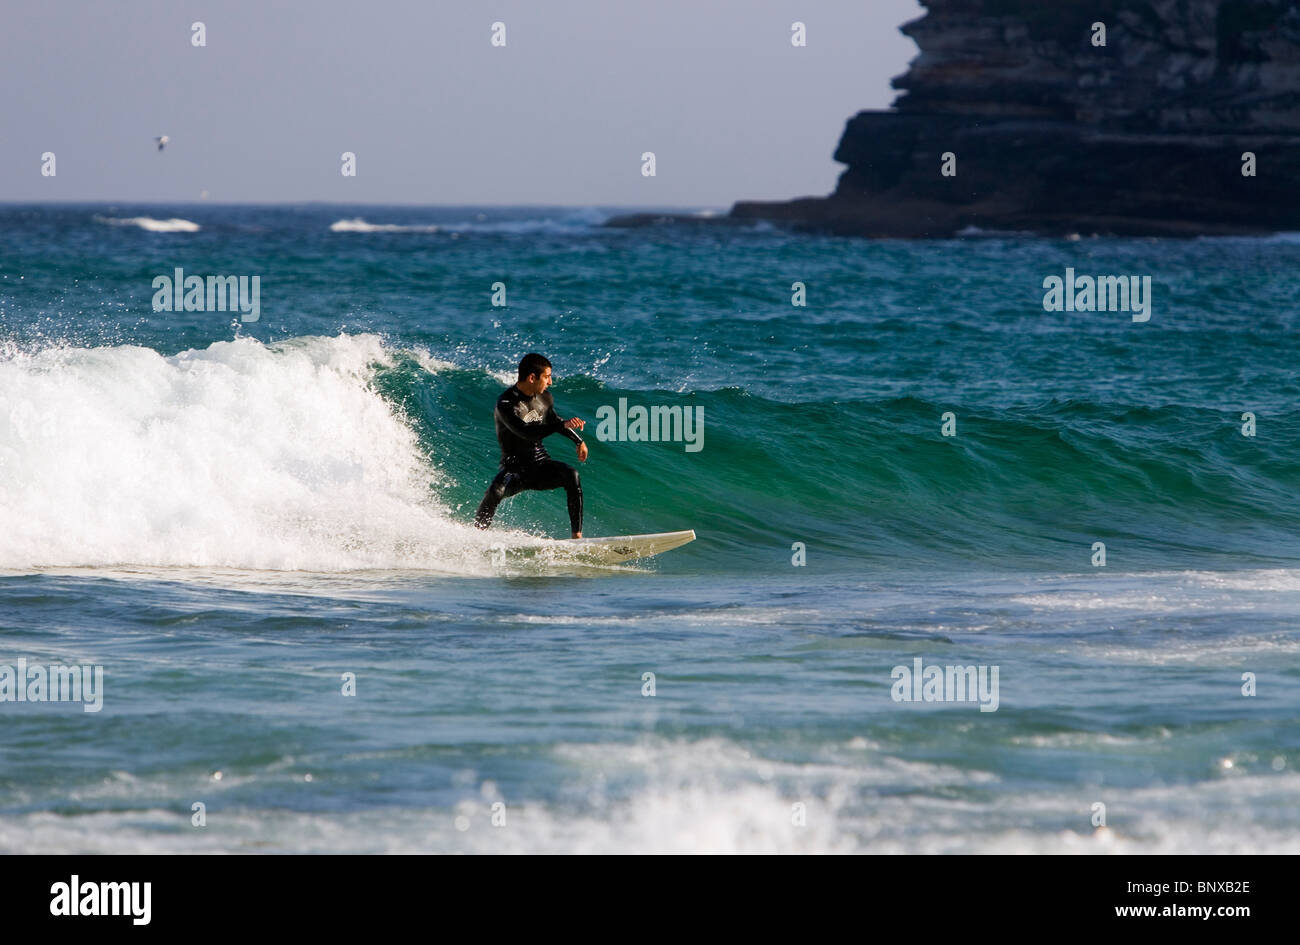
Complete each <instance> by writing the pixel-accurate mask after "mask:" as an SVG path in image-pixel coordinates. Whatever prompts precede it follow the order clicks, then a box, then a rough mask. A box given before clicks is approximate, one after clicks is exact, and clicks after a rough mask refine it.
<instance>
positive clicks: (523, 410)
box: [515, 400, 544, 423]
mask: <svg viewBox="0 0 1300 945" xmlns="http://www.w3.org/2000/svg"><path fill="white" fill-rule="evenodd" d="M515 413H517V414H518V415H519V419H520V420H522V421H524V423H538V422H540V421H541V420H542V418H543V416H544V415H543V413H542V412H541V411H540V410H537V409H536V408H534V409H532V410H529V409H528V405H527V404H526V403H524V402H523V401H522V400H521V401H520V402H519V403H517V404H515Z"/></svg>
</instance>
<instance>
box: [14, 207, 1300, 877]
mask: <svg viewBox="0 0 1300 945" xmlns="http://www.w3.org/2000/svg"><path fill="white" fill-rule="evenodd" d="M686 212H690V211H689V210H688V211H686ZM614 213H615V210H614V209H613V208H581V207H510V208H504V207H432V208H419V207H383V206H366V207H349V206H338V205H323V204H312V205H304V206H223V205H208V204H190V205H176V206H156V205H153V206H126V205H110V204H94V205H76V204H60V205H6V206H0V731H2V732H3V737H2V738H0V851H2V852H9V853H37V852H39V853H67V852H82V853H130V852H167V853H215V852H230V853H252V852H317V853H363V852H364V853H370V852H374V853H379V852H412V853H416V852H430V853H456V852H466V853H496V852H627V853H635V852H844V853H854V852H871V853H948V852H991V853H1031V852H1032V853H1040V852H1041V853H1107V854H1109V853H1296V852H1300V806H1298V805H1297V804H1296V803H1295V798H1296V796H1297V792H1298V791H1300V773H1297V769H1298V768H1300V699H1298V698H1297V692H1298V688H1297V687H1298V686H1300V509H1297V503H1296V496H1297V493H1298V492H1300V465H1298V464H1297V461H1296V457H1297V455H1300V406H1298V404H1300V373H1298V371H1297V365H1300V331H1298V330H1297V328H1298V325H1297V320H1298V319H1300V314H1298V311H1297V286H1298V285H1300V283H1297V279H1296V275H1295V274H1296V272H1297V271H1298V270H1300V236H1297V235H1293V234H1283V235H1280V236H1276V237H1270V238H1251V239H1246V238H1216V239H1195V240H1185V241H1178V240H1157V239H1112V238H1094V237H1092V236H1091V235H1090V234H1086V233H1084V234H1079V235H1078V238H1071V239H1064V240H1049V239H1037V238H1030V237H1025V236H1019V235H1016V234H998V233H983V234H975V235H973V236H972V237H971V238H965V239H954V240H947V241H912V242H904V241H866V240H854V239H834V238H823V237H818V236H809V235H797V234H791V233H788V232H784V231H782V230H780V229H776V228H773V227H771V226H767V225H757V226H727V225H717V224H715V225H707V224H706V223H704V222H702V223H701V224H700V225H692V224H679V225H668V226H657V227H646V228H633V229H622V228H609V227H604V226H602V225H601V224H602V223H603V222H604V221H605V220H606V219H608V218H609V217H610V216H611V215H613V214H614ZM706 214H707V211H706V212H703V213H702V216H703V215H706ZM177 269H180V270H182V272H183V273H184V275H198V276H201V277H204V278H206V277H208V276H243V277H249V279H251V278H252V277H257V278H258V280H259V287H260V289H259V291H260V294H259V297H258V302H259V304H258V311H257V313H256V316H257V317H256V319H255V320H253V319H251V318H246V317H245V316H246V315H248V314H250V313H249V312H247V311H245V310H233V311H232V310H226V311H220V310H218V311H212V310H189V311H187V310H185V306H184V305H182V306H181V307H180V308H181V310H172V311H168V310H163V311H155V306H154V300H155V295H156V294H158V293H160V292H161V293H162V294H163V295H164V296H165V295H166V294H167V292H166V290H160V289H158V288H157V287H156V286H155V281H154V280H155V279H158V278H160V277H168V278H172V277H173V275H174V273H175V272H176V270H177ZM1067 270H1073V273H1072V276H1074V277H1076V278H1077V277H1079V276H1084V275H1087V276H1091V277H1102V276H1125V277H1128V276H1137V277H1149V279H1150V287H1151V288H1150V296H1149V299H1148V301H1149V303H1150V309H1149V320H1145V321H1140V320H1135V318H1134V315H1133V314H1131V313H1130V312H1128V311H1123V310H1119V311H1116V310H1109V311H1078V310H1075V311H1064V310H1063V311H1049V310H1047V309H1046V308H1045V306H1044V295H1045V289H1044V281H1045V280H1046V279H1048V277H1051V276H1058V277H1061V278H1062V279H1064V278H1065V277H1066V275H1067ZM796 283H799V284H801V287H800V286H796ZM800 292H802V294H803V298H802V301H804V302H805V304H803V305H796V304H792V300H794V301H800V299H798V298H797V296H798V295H799V294H800ZM494 297H495V299H496V301H498V302H504V303H505V304H503V305H494V304H493V302H494ZM204 301H205V305H204V308H206V299H205V300H204ZM169 307H171V308H175V306H169ZM530 351H539V352H542V353H544V354H545V355H547V356H548V357H549V358H550V360H551V361H552V363H553V365H554V375H555V379H556V380H555V384H554V386H553V388H552V393H553V395H554V397H555V402H556V406H557V409H558V410H559V411H560V413H561V414H562V415H565V416H568V415H577V416H580V417H583V418H585V419H586V420H587V421H588V424H587V427H586V430H585V432H584V436H585V437H586V439H587V441H588V443H589V445H590V456H589V459H588V461H587V462H586V463H585V464H578V463H577V460H576V457H575V456H574V453H573V447H572V445H571V444H570V443H568V442H567V441H565V440H564V439H563V438H561V437H552V438H551V439H549V440H548V441H547V448H548V449H549V451H550V453H551V454H552V456H554V457H555V458H556V459H559V460H561V461H564V462H569V463H573V464H575V465H581V475H582V483H583V489H584V493H585V501H586V520H585V528H584V532H585V534H586V535H588V536H598V535H625V534H640V533H648V532H661V531H671V530H677V529H685V528H693V529H695V530H696V532H697V535H698V539H697V540H696V541H695V542H693V543H691V544H689V545H686V546H685V547H683V548H680V549H677V550H674V551H671V552H668V553H667V554H665V555H662V556H660V557H657V558H654V559H650V560H648V561H642V562H637V563H630V564H622V565H617V566H607V567H597V566H588V565H582V564H575V563H573V562H569V561H564V560H555V559H553V558H550V557H548V555H547V554H546V553H545V551H544V550H543V551H539V552H537V553H527V554H525V553H516V552H514V551H513V550H511V551H503V550H502V549H503V548H507V549H514V548H515V547H516V546H520V545H527V544H528V543H530V542H532V543H533V544H534V545H536V544H537V542H536V541H535V537H532V536H548V537H552V538H556V537H565V536H567V533H568V523H567V517H566V515H565V508H564V498H563V493H562V492H549V493H538V492H527V493H523V494H520V495H518V496H515V497H513V498H511V499H508V500H506V502H504V503H503V504H502V506H501V508H500V511H499V513H498V516H497V521H496V523H495V524H494V527H493V529H491V530H490V531H488V532H480V531H477V530H476V529H474V528H472V527H471V522H472V518H473V513H474V509H475V507H476V506H477V504H478V501H479V499H480V498H481V497H482V494H483V491H484V489H485V488H486V486H487V483H488V482H489V481H490V480H491V478H492V476H493V475H494V473H495V471H496V468H497V460H498V450H497V445H496V441H495V437H494V433H493V425H492V407H493V403H494V400H495V398H496V396H497V395H498V394H499V393H500V392H501V391H502V390H503V389H504V388H505V387H506V386H508V385H509V384H511V383H513V380H514V377H513V374H514V366H515V364H516V363H517V362H518V360H519V358H520V357H521V356H522V355H523V354H525V353H527V352H530ZM620 402H623V409H624V410H625V411H626V410H627V409H629V408H632V407H637V406H643V407H646V408H651V407H657V408H667V410H666V411H664V412H669V413H671V411H672V410H673V408H680V412H681V413H682V414H683V415H688V416H693V417H697V418H698V419H699V422H700V424H701V426H700V430H699V432H700V434H701V436H700V438H699V440H698V442H697V443H688V442H685V441H684V440H683V438H682V437H675V436H672V435H669V434H672V433H675V432H676V431H675V430H673V429H671V428H668V427H665V436H663V437H660V438H659V439H657V440H650V439H633V438H632V435H631V434H629V435H628V436H625V437H623V438H618V437H617V436H616V435H607V436H605V437H603V438H602V437H601V436H599V435H598V434H597V422H596V420H597V416H598V412H602V411H604V412H606V413H607V412H608V411H610V410H617V409H619V405H620ZM614 430H615V431H616V430H617V427H616V426H615V427H614ZM606 433H607V434H609V433H610V431H609V430H606ZM20 661H21V663H20ZM20 666H21V667H23V668H22V669H21V670H20ZM59 666H78V667H87V669H86V670H85V673H84V679H85V680H86V682H87V684H89V681H90V680H91V679H92V678H94V672H93V671H92V669H91V668H98V671H100V672H101V673H102V681H101V683H100V684H99V685H98V686H97V687H94V688H95V696H94V699H95V702H96V703H97V704H92V703H91V700H90V696H89V692H90V688H91V687H90V686H89V685H87V686H86V687H85V688H84V689H83V692H82V693H81V698H80V701H77V700H76V699H67V700H64V701H53V700H52V699H50V698H45V697H43V696H42V690H41V689H40V688H38V689H37V690H31V689H30V688H29V689H23V686H24V684H28V683H29V681H30V679H31V678H32V672H33V670H32V667H38V668H43V669H42V670H41V672H47V673H48V674H49V678H50V679H52V677H53V672H54V667H59ZM5 667H9V668H11V669H12V672H11V674H10V675H9V677H8V680H9V685H8V686H7V687H6V676H5ZM950 667H951V668H954V669H956V672H953V671H951V670H950V669H949V668H950ZM965 667H969V669H970V672H969V674H967V673H966V670H965V669H964V668H965ZM936 673H937V677H936V675H935V674H936ZM912 677H916V678H915V679H913V678H912ZM963 681H965V682H967V683H969V685H968V686H965V687H963V686H962V685H960V684H962V683H963ZM20 690H21V691H22V692H23V695H24V696H29V695H34V696H35V697H36V698H30V699H29V698H24V699H23V700H22V701H19V700H18V693H19V691H20ZM69 691H70V690H67V689H66V688H65V690H64V695H67V694H68V692H69ZM44 692H45V696H49V695H51V694H52V693H53V692H54V689H53V687H52V686H46V687H44Z"/></svg>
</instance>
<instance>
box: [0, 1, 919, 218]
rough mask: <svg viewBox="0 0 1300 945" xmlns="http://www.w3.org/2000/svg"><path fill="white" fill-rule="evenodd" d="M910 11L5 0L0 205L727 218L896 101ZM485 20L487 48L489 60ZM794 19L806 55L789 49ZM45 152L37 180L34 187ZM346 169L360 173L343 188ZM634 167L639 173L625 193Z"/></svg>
mask: <svg viewBox="0 0 1300 945" xmlns="http://www.w3.org/2000/svg"><path fill="white" fill-rule="evenodd" d="M922 12H923V11H922V10H921V8H920V7H919V5H918V4H917V2H916V0H648V2H644V3H642V2H635V0H359V2H343V0H314V2H309V0H183V2H178V0H113V2H108V0H98V2H90V0H87V2H73V0H33V2H19V0H5V2H4V4H3V7H2V8H0V78H2V79H3V88H4V90H5V91H4V94H3V96H0V200H5V201H13V200H23V201H27V200H114V201H160V202H168V201H189V200H196V199H198V198H199V196H200V192H201V191H203V190H207V191H208V192H209V196H210V199H212V200H217V201H248V202H279V201H295V202H296V201H306V200H324V201H339V202H358V203H366V202H375V203H419V204H430V203H438V204H458V203H463V204H517V203H525V204H576V205H584V204H615V205H641V206H651V205H662V206H719V207H725V206H729V205H730V204H731V203H732V201H734V200H737V199H750V198H757V199H779V198H786V197H796V196H804V195H808V194H824V193H827V192H828V191H829V190H830V189H831V188H832V187H833V186H834V183H835V178H836V177H837V176H838V174H839V172H840V171H841V170H842V169H843V167H842V165H839V164H836V163H835V162H834V161H832V160H831V154H832V152H833V151H834V149H835V145H836V142H837V141H838V140H839V136H840V133H841V132H842V131H843V128H844V122H845V121H846V120H847V119H848V118H849V117H850V116H852V115H853V114H854V113H855V112H857V111H859V110H861V109H863V108H884V107H887V106H888V105H889V103H890V102H892V101H893V98H894V95H895V92H894V90H893V89H892V88H890V85H889V80H890V79H891V78H892V77H894V76H896V75H898V74H900V73H902V72H903V71H905V69H906V68H907V64H908V62H909V61H910V60H911V59H912V58H913V57H914V56H915V55H916V46H915V44H914V43H913V42H912V41H911V40H909V39H907V38H906V37H904V36H903V35H902V34H901V33H899V32H898V26H899V25H900V24H902V23H904V22H906V21H907V20H910V19H913V18H915V17H917V16H920V15H921V14H922ZM498 20H499V21H502V22H504V23H505V25H506V42H507V45H506V46H505V47H504V48H496V47H493V46H492V45H491V43H490V39H491V26H492V24H493V23H494V22H495V21H498ZM796 20H798V21H802V22H804V23H805V24H806V25H807V35H808V45H807V47H805V48H795V47H794V46H792V45H791V43H790V35H791V32H790V27H791V24H792V23H793V22H795V21H796ZM195 21H202V22H203V23H204V24H205V25H206V28H207V46H206V47H204V48H195V47H194V46H192V45H191V40H190V36H191V30H190V24H191V23H193V22H195ZM161 134H166V135H168V136H170V138H171V143H170V144H169V145H168V147H167V150H166V151H164V152H163V153H161V154H160V153H158V152H157V150H156V146H155V145H154V143H153V140H152V139H153V137H154V136H155V135H161ZM46 151H52V152H54V153H55V155H56V161H57V176H55V177H42V176H41V173H40V166H41V154H42V153H43V152H46ZM344 151H352V152H355V154H356V155H357V175H356V177H351V178H349V177H344V176H342V175H341V174H340V172H339V168H340V159H339V156H340V155H341V154H342V153H343V152H344ZM643 151H654V152H655V154H656V157H657V176H656V177H653V178H645V177H642V175H641V170H640V169H641V163H640V157H641V153H642V152H643Z"/></svg>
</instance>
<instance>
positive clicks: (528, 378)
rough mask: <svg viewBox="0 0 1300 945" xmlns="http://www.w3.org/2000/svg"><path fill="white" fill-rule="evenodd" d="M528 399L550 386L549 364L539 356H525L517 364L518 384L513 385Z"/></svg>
mask: <svg viewBox="0 0 1300 945" xmlns="http://www.w3.org/2000/svg"><path fill="white" fill-rule="evenodd" d="M515 386H516V387H518V388H519V389H520V390H521V391H523V392H524V393H525V394H527V395H528V396H529V397H532V396H534V395H535V394H540V393H542V392H543V391H545V390H546V388H548V387H550V386H551V362H550V361H547V360H546V358H545V357H543V356H542V355H540V354H526V355H524V359H523V360H522V361H520V362H519V383H518V384H516V385H515Z"/></svg>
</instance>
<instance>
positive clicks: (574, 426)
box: [564, 417, 587, 430]
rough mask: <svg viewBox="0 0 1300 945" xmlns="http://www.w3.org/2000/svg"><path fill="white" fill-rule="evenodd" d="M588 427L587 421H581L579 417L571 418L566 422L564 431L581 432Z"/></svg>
mask: <svg viewBox="0 0 1300 945" xmlns="http://www.w3.org/2000/svg"><path fill="white" fill-rule="evenodd" d="M586 425H587V421H586V420H580V419H578V418H577V417H570V418H569V419H568V420H565V421H564V429H566V430H581V429H582V428H583V427H585V426H586Z"/></svg>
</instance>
